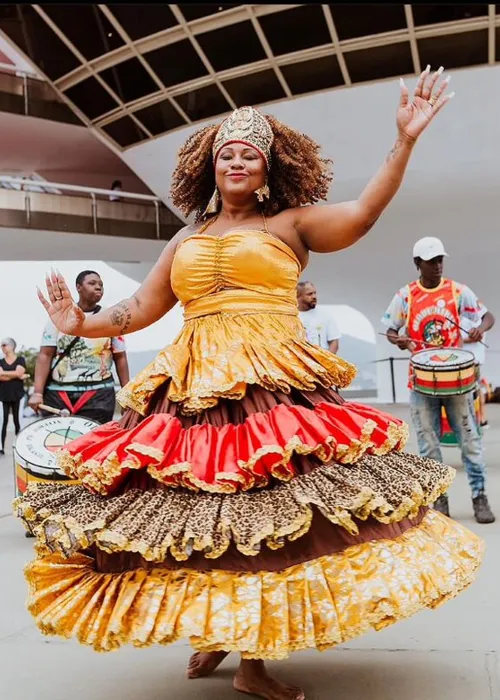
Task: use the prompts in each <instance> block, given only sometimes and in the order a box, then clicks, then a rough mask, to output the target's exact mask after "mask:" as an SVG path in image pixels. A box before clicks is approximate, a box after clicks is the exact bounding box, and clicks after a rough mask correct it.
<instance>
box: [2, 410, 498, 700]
mask: <svg viewBox="0 0 500 700" xmlns="http://www.w3.org/2000/svg"><path fill="white" fill-rule="evenodd" d="M388 410H390V411H392V412H394V413H397V414H398V415H402V416H404V417H406V415H407V409H406V408H404V407H398V409H397V410H395V411H394V410H393V409H392V407H389V409H388ZM488 412H489V415H490V422H491V424H492V427H491V429H490V430H489V431H488V432H487V433H486V436H485V444H486V448H487V457H488V464H489V467H490V478H489V492H490V499H491V501H492V503H493V505H494V506H495V507H496V510H497V513H498V515H499V516H500V468H499V466H498V465H499V462H500V407H497V406H492V407H488ZM412 447H413V446H412ZM445 454H446V458H447V461H449V462H450V463H451V464H453V465H454V466H458V463H459V455H458V452H457V450H455V449H453V448H448V449H447V450H446V453H445ZM12 482H13V479H12V456H11V455H10V454H8V455H6V456H5V457H3V458H0V571H1V578H0V581H1V595H0V700H68V699H70V700H114V699H115V698H116V699H118V698H120V699H121V700H132V699H133V700H136V698H137V697H140V698H141V700H170V699H172V700H173V699H175V700H177V699H182V700H195V699H196V700H226V699H227V700H230V699H233V698H234V699H235V698H236V697H241V696H240V695H238V694H236V693H234V691H233V690H232V688H231V684H230V680H231V673H232V671H233V670H234V668H235V666H236V663H237V659H236V657H235V656H234V657H230V658H229V659H227V660H226V662H225V664H224V665H223V666H222V668H221V669H220V671H219V672H218V673H217V674H215V675H214V676H213V677H212V678H209V679H204V680H198V681H187V680H185V676H184V667H185V664H186V662H187V659H188V657H189V653H190V650H189V647H188V646H187V645H186V644H177V645H175V646H172V647H170V648H165V649H163V648H152V649H147V650H135V649H123V650H121V651H119V652H115V653H112V654H104V655H100V654H96V653H94V652H93V651H90V650H89V649H86V648H84V647H81V646H79V645H78V644H76V643H74V642H68V641H65V640H61V639H52V638H44V637H43V636H42V635H41V634H40V633H39V632H38V631H37V629H36V628H35V626H34V624H33V622H32V620H31V618H30V616H29V615H28V613H27V612H26V611H25V608H24V599H25V595H26V586H25V582H24V579H23V574H22V568H23V565H24V564H25V562H27V561H28V560H29V559H30V558H31V555H32V542H33V541H32V540H26V539H25V538H24V536H23V530H22V526H21V524H20V523H19V522H17V521H16V520H15V519H14V518H13V517H12V516H11V515H10V500H11V497H12V493H13V483H12ZM451 504H452V508H453V515H454V516H455V517H456V518H457V519H459V520H461V521H462V522H464V523H465V524H467V526H470V527H471V528H472V529H473V530H475V531H476V532H480V533H481V535H482V536H484V537H485V538H486V540H487V543H488V545H489V546H488V554H487V558H486V562H485V564H484V566H483V568H482V570H481V572H480V574H479V577H478V580H477V582H476V583H475V584H474V586H472V587H471V588H470V589H469V590H468V591H466V592H465V593H463V594H462V595H461V596H459V598H457V599H456V600H454V601H452V602H451V603H448V604H447V605H446V606H444V607H443V608H441V609H440V610H438V611H435V612H430V611H425V612H423V613H421V614H420V615H417V616H416V617H414V618H412V619H411V620H408V621H406V622H403V623H400V624H398V625H395V626H394V627H392V628H389V629H387V630H384V631H383V632H379V633H373V634H370V635H367V636H365V637H362V638H360V639H358V640H355V641H354V642H352V643H351V644H349V645H346V646H343V647H340V648H338V649H335V650H333V651H329V652H324V653H322V654H320V653H317V652H303V653H300V654H296V655H294V656H293V657H292V658H291V659H290V660H289V661H287V662H280V663H274V664H271V665H270V666H271V669H272V671H273V673H275V674H276V675H279V676H282V677H283V678H286V679H287V680H289V681H290V682H292V683H295V684H301V685H303V686H304V687H305V689H306V691H307V698H308V700H330V699H332V700H500V673H499V668H500V667H499V662H498V659H499V651H500V635H499V633H498V628H499V620H500V597H499V596H498V579H499V576H500V560H499V557H498V551H499V546H500V521H499V522H497V523H495V524H494V525H487V526H479V525H476V523H475V522H474V520H473V519H472V510H471V504H470V498H469V491H468V488H467V484H466V480H465V475H464V474H463V472H460V474H459V476H458V478H457V480H456V482H455V484H454V486H453V489H452V492H451Z"/></svg>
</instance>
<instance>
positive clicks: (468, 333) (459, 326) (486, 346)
mask: <svg viewBox="0 0 500 700" xmlns="http://www.w3.org/2000/svg"><path fill="white" fill-rule="evenodd" d="M448 320H449V321H450V323H453V325H455V326H456V327H457V328H458V329H459V330H461V331H462V332H463V333H467V335H470V331H466V330H465V328H462V326H461V325H460V324H459V323H457V322H456V321H453V319H448ZM476 342H477V343H481V345H484V347H485V348H489V347H490V346H489V345H486V343H483V341H482V340H477V341H476Z"/></svg>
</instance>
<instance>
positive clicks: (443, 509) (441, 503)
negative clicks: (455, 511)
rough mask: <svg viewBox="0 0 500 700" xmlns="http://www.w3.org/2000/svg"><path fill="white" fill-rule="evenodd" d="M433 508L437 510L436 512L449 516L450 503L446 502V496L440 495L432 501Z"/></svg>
mask: <svg viewBox="0 0 500 700" xmlns="http://www.w3.org/2000/svg"><path fill="white" fill-rule="evenodd" d="M434 510H437V511H438V513H442V514H443V515H446V517H448V518H449V517H450V504H449V502H448V496H440V497H439V498H438V499H437V501H436V502H435V503H434Z"/></svg>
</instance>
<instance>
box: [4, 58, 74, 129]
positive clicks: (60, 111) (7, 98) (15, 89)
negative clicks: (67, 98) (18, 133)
mask: <svg viewBox="0 0 500 700" xmlns="http://www.w3.org/2000/svg"><path fill="white" fill-rule="evenodd" d="M0 111H3V112H11V113H14V114H22V115H24V116H31V117H40V118H42V119H50V120H52V121H60V122H64V123H68V124H79V125H81V124H82V122H81V121H80V119H78V117H77V116H76V114H75V113H74V112H73V111H72V110H71V109H70V108H69V107H68V105H67V104H66V103H65V102H63V101H62V100H61V99H60V97H59V95H58V94H57V93H56V92H54V90H53V89H52V87H51V86H50V85H49V84H48V83H47V82H45V81H44V80H43V79H42V78H39V77H37V76H36V75H31V74H28V73H25V72H23V71H18V70H16V69H15V67H12V68H11V69H9V67H8V66H6V65H5V64H1V67H0Z"/></svg>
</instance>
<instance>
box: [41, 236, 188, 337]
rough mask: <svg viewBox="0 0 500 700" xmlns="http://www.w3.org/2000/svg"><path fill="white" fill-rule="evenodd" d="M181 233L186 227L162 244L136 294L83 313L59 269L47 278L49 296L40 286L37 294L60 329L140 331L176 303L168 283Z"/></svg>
mask: <svg viewBox="0 0 500 700" xmlns="http://www.w3.org/2000/svg"><path fill="white" fill-rule="evenodd" d="M184 236H185V229H183V230H182V231H179V233H178V234H177V235H176V236H174V238H172V240H171V241H170V242H169V243H168V244H167V245H166V246H165V248H164V250H163V252H162V254H161V255H160V257H159V258H158V260H157V262H156V263H155V265H154V267H153V269H152V270H151V272H150V273H149V274H148V276H147V277H146V279H145V280H144V282H143V283H142V284H141V286H140V287H139V289H138V290H137V292H135V294H133V295H132V296H131V297H129V298H127V299H123V300H122V301H119V302H118V304H115V305H114V306H111V307H110V308H108V309H103V310H102V311H99V313H97V314H92V315H89V316H86V315H85V314H84V312H83V311H82V310H81V309H80V307H79V306H78V305H77V304H76V303H75V301H74V300H73V298H72V296H71V292H70V291H69V289H68V286H67V284H66V281H65V280H64V277H63V276H62V275H61V274H60V273H58V272H52V273H51V275H50V276H47V278H46V284H47V293H48V297H49V300H47V299H46V298H45V297H44V295H43V294H42V292H41V291H40V290H38V297H39V299H40V301H41V302H42V304H43V306H44V307H45V309H46V311H47V313H48V314H49V316H50V318H51V319H52V321H53V323H54V325H55V326H56V327H57V328H58V329H59V330H60V331H61V332H62V333H67V334H68V335H75V336H82V337H84V338H104V337H113V336H117V335H124V334H126V333H134V331H139V330H141V329H142V328H146V327H147V326H150V325H151V324H152V323H155V321H158V320H159V319H160V318H162V316H164V315H165V314H166V313H167V311H170V309H172V308H173V307H174V306H175V304H176V303H177V298H176V296H175V294H174V293H173V291H172V287H171V284H170V273H171V268H172V262H173V259H174V254H175V250H176V248H177V244H178V242H179V240H181V239H182V238H184Z"/></svg>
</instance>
